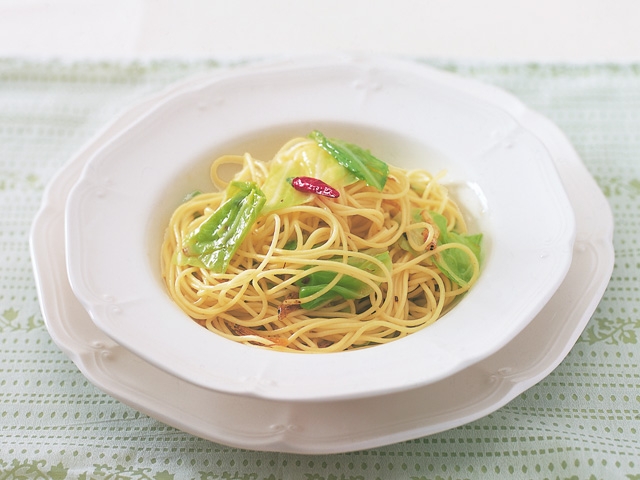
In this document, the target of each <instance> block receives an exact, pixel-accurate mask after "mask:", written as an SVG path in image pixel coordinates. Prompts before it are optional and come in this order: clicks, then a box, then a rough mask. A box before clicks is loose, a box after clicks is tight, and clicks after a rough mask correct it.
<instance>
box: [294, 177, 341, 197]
mask: <svg viewBox="0 0 640 480" xmlns="http://www.w3.org/2000/svg"><path fill="white" fill-rule="evenodd" d="M291 186H292V187H293V188H295V189H296V190H298V191H299V192H306V193H315V194H316V195H322V196H323V197H330V198H338V197H339V196H340V192H338V190H336V189H335V188H333V187H332V186H331V185H328V184H326V183H324V182H323V181H322V180H320V179H318V178H313V177H295V178H292V179H291Z"/></svg>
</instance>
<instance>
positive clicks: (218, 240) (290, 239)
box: [162, 132, 481, 352]
mask: <svg viewBox="0 0 640 480" xmlns="http://www.w3.org/2000/svg"><path fill="white" fill-rule="evenodd" d="M333 147H335V148H334V149H333V150H332V148H333ZM345 155H346V157H345ZM349 155H351V156H353V157H354V158H351V159H349V158H347V157H349ZM350 161H351V162H352V163H351V164H350V163H349V162H350ZM229 164H234V165H237V166H239V167H240V171H239V172H238V173H237V174H236V175H235V176H234V178H233V179H232V180H231V181H225V180H224V179H223V178H221V175H220V172H221V171H222V167H224V166H227V165H229ZM363 169H364V170H366V171H362V170H363ZM371 172H373V173H374V174H375V175H377V178H367V176H368V175H370V174H371ZM211 177H212V181H213V183H214V184H215V185H216V186H217V187H218V188H219V189H220V191H216V192H212V193H201V194H197V195H194V196H193V197H192V198H190V199H189V200H186V201H185V202H183V203H182V204H181V205H180V206H179V207H178V208H177V209H176V210H175V212H174V214H173V215H172V217H171V220H170V222H169V226H168V229H167V234H166V236H165V240H164V243H163V246H162V272H163V277H164V280H165V283H166V286H167V289H168V292H169V294H170V296H171V298H172V299H173V300H174V301H175V302H176V303H177V304H178V305H179V306H180V307H181V308H182V309H183V310H184V311H185V312H186V313H187V314H188V315H189V316H190V317H192V318H193V319H194V320H195V321H197V322H198V323H199V324H201V325H203V326H204V327H206V328H207V329H208V330H211V331H213V332H216V333H217V334H219V335H222V336H223V337H225V338H228V339H230V340H233V341H236V342H242V343H246V344H252V345H260V346H264V347H270V348H273V349H277V350H285V351H302V352H338V351H343V350H348V349H354V348H360V347H365V346H370V345H377V344H382V343H386V342H390V341H393V340H396V339H398V338H401V337H404V336H406V335H409V334H411V333H413V332H416V331H418V330H420V329H422V328H424V327H426V326H427V325H430V324H432V323H433V322H435V321H436V320H437V319H438V318H440V317H441V316H442V315H443V314H444V313H445V312H446V311H448V310H449V309H450V308H451V307H452V306H453V305H454V304H455V302H456V301H457V300H458V299H459V298H460V297H461V296H462V295H464V294H465V293H466V292H467V291H468V290H469V289H470V288H471V287H472V285H473V284H474V283H475V281H476V280H477V278H478V275H479V272H480V263H479V258H480V241H481V235H469V234H468V233H467V228H466V225H465V221H464V219H463V216H462V214H461V212H460V210H459V208H458V207H457V206H456V204H455V203H454V201H453V200H452V199H451V198H450V197H449V196H448V193H447V190H446V188H445V187H443V186H442V185H441V184H440V183H439V179H440V176H436V177H434V176H432V175H430V174H429V173H427V172H425V171H406V170H403V169H400V168H396V167H393V166H387V165H386V164H383V163H382V162H380V161H379V160H378V159H376V158H375V157H373V156H372V155H371V154H369V153H368V152H365V151H364V150H362V149H360V148H359V147H356V146H354V145H351V144H347V143H344V142H341V141H339V140H329V139H326V138H325V137H324V136H323V135H322V134H320V133H319V132H314V135H311V136H310V138H295V139H293V140H291V141H289V142H288V143H287V144H285V145H284V146H283V147H282V148H281V149H280V151H279V152H278V153H277V154H276V155H275V157H274V158H273V159H272V160H271V161H270V162H263V161H260V160H257V159H255V158H253V157H252V156H251V155H249V154H245V155H244V156H224V157H221V158H219V159H217V160H215V161H214V162H213V164H212V167H211ZM298 177H301V178H304V182H307V183H309V182H312V180H313V179H314V178H317V179H319V180H321V184H322V185H326V186H328V185H330V187H331V189H332V190H334V191H335V194H332V195H330V196H325V195H323V194H322V193H321V192H320V193H318V192H316V191H314V190H313V188H311V189H310V190H307V189H306V187H305V188H302V187H298V189H296V187H295V186H294V185H296V183H295V182H293V181H292V179H293V178H298ZM304 182H298V183H299V184H300V185H303V184H304ZM312 183H313V182H312ZM312 186H313V185H312ZM332 193H334V192H332Z"/></svg>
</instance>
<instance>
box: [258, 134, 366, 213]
mask: <svg viewBox="0 0 640 480" xmlns="http://www.w3.org/2000/svg"><path fill="white" fill-rule="evenodd" d="M295 177H313V178H317V179H319V180H322V181H323V182H325V183H326V184H328V185H331V186H332V187H334V188H337V187H340V186H345V185H350V184H352V183H354V182H356V181H357V180H358V179H357V178H356V177H355V176H353V175H352V174H351V173H350V172H349V171H348V170H347V169H346V168H344V167H343V166H342V165H340V164H339V163H338V162H336V159H335V158H333V157H332V156H331V155H330V154H329V153H328V152H326V151H325V150H323V149H322V148H320V146H318V145H317V144H316V143H314V142H308V143H306V144H304V145H302V146H301V147H298V148H295V149H292V151H291V152H287V153H284V154H279V155H276V157H275V158H274V159H273V160H271V162H269V175H268V176H267V178H266V180H265V182H264V184H263V185H262V191H263V192H264V194H265V196H266V197H267V201H266V204H265V206H264V209H263V211H262V213H263V214H266V213H269V212H272V211H274V210H278V209H281V208H287V207H292V206H295V205H302V204H303V203H306V202H308V201H310V200H311V199H312V198H313V195H314V194H313V193H308V192H300V191H298V190H296V189H295V188H293V187H292V186H291V182H290V179H292V178H295Z"/></svg>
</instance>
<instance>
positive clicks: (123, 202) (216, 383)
mask: <svg viewBox="0 0 640 480" xmlns="http://www.w3.org/2000/svg"><path fill="white" fill-rule="evenodd" d="M528 114H529V112H528V110H527V109H526V108H525V107H524V106H523V105H522V104H521V103H520V102H519V101H517V100H516V99H515V98H513V97H512V96H510V95H508V94H506V93H504V92H502V91H499V90H497V89H495V88H492V87H488V86H484V85H481V84H478V83H476V82H470V81H467V80H465V79H461V78H459V77H456V76H453V75H450V74H448V73H444V72H441V71H437V70H434V69H432V68H428V67H426V66H422V65H418V64H415V63H409V62H403V61H399V60H394V59H387V58H379V57H375V58H371V57H367V58H361V57H358V58H354V57H351V56H330V57H314V58H303V59H300V58H298V59H291V60H285V61H277V62H271V63H267V64H258V65H251V66H245V67H241V68H237V69H231V70H229V71H228V72H226V73H224V74H218V75H215V76H212V77H211V78H210V79H208V80H206V81H202V82H201V83H198V84H197V85H195V86H194V87H192V88H189V89H186V90H185V91H181V92H180V93H178V94H176V95H173V96H170V97H168V98H166V99H165V100H164V101H163V102H161V103H159V104H158V105H156V107H155V108H153V109H152V110H151V111H150V112H149V113H147V114H146V115H144V116H142V117H141V118H140V119H138V120H137V121H136V122H135V123H134V124H132V125H131V126H130V127H129V128H128V129H126V130H125V131H124V132H122V133H120V134H119V135H118V136H116V137H115V138H113V139H111V141H110V142H108V143H107V144H106V145H105V146H104V147H103V148H102V149H101V150H99V151H98V152H96V153H95V154H94V155H93V157H92V158H91V159H90V160H89V161H88V162H87V165H86V167H85V169H84V171H83V173H82V175H81V178H80V179H79V181H78V182H77V183H76V185H75V186H74V188H73V189H72V191H71V194H70V195H69V198H68V201H67V207H66V227H65V229H66V250H67V251H66V253H67V267H68V273H69V280H70V283H71V287H72V289H73V291H74V293H75V295H76V296H77V298H78V299H79V300H80V302H81V303H82V304H83V306H84V307H85V308H86V309H87V311H88V312H89V314H90V316H91V318H92V320H93V321H94V323H95V324H96V325H97V326H98V327H99V328H100V329H101V330H102V331H104V332H105V333H106V334H107V335H109V336H110V337H112V338H113V339H114V340H115V341H116V342H117V343H118V344H120V345H122V346H123V347H125V348H127V349H129V350H131V351H132V352H134V353H135V354H136V355H139V356H140V357H142V358H144V359H145V360H147V361H148V362H150V363H152V364H154V365H156V366H158V367H159V368H162V369H163V370H166V371H168V372H170V373H171V374H172V375H174V376H176V377H179V378H181V379H184V380H186V381H188V382H191V383H193V384H196V385H199V386H203V387H205V388H209V389H211V390H214V391H219V392H226V393H233V394H242V395H250V396H257V397H261V398H267V399H273V400H283V401H298V400H314V401H319V400H325V399H326V400H329V399H334V400H335V399H346V398H358V397H366V396H372V395H380V394H386V393H391V392H398V391H403V390H407V389H411V388H414V387H417V386H423V385H427V384H430V383H433V382H436V381H438V380H441V379H443V378H445V377H447V376H450V375H452V374H454V373H456V372H458V371H460V370H461V369H463V368H465V367H467V366H469V365H471V364H473V363H475V362H478V361H480V360H482V359H484V358H487V357H488V356H489V355H491V354H492V353H494V352H496V351H497V350H498V349H500V348H501V347H503V346H504V345H506V344H507V343H508V342H509V341H510V340H511V339H512V338H513V337H514V336H515V335H516V334H517V333H518V332H520V331H521V330H522V329H523V328H524V327H525V326H526V325H527V324H528V323H529V322H530V321H531V320H532V319H533V318H534V317H535V315H536V314H537V313H538V312H539V311H540V310H541V309H542V307H543V306H544V305H545V304H546V302H547V301H548V300H549V298H550V297H551V296H552V294H553V293H554V292H555V290H556V289H557V287H558V286H559V285H560V283H561V281H562V280H563V278H564V277H565V275H566V273H567V270H568V268H569V266H570V262H571V256H572V247H573V240H574V235H575V225H574V218H573V211H572V209H571V206H570V203H569V200H568V198H567V196H566V194H565V192H564V190H563V187H562V183H561V181H560V178H559V176H558V174H557V172H556V170H555V167H554V163H553V160H552V159H551V157H550V156H549V153H548V152H547V151H546V149H545V147H544V145H543V144H542V143H541V142H540V141H539V140H538V138H536V136H535V135H534V134H533V133H531V132H530V131H528V130H527V129H526V128H525V126H524V122H523V121H522V120H523V119H525V118H526V116H527V115H528ZM313 129H320V130H322V131H324V132H325V133H327V134H328V135H330V136H333V137H339V138H343V139H348V140H349V141H351V142H353V143H358V144H360V145H362V146H364V147H366V148H368V149H370V150H371V151H372V152H375V153H376V154H377V156H378V157H379V158H382V159H384V160H386V161H387V162H388V163H390V164H394V165H397V166H400V167H405V168H424V169H426V170H429V171H431V172H438V171H441V170H446V171H447V172H448V174H447V176H446V179H445V183H446V184H447V187H448V188H449V189H450V191H451V192H452V194H453V196H454V197H455V198H456V200H457V201H458V203H459V204H460V206H461V208H462V209H463V210H464V211H465V213H466V215H467V221H468V223H469V224H470V226H471V229H472V230H474V231H479V232H482V233H483V234H484V258H483V264H482V272H481V276H480V279H479V280H478V282H477V284H476V285H474V287H473V289H472V290H471V291H470V292H469V293H468V294H467V295H466V297H465V298H463V300H462V301H461V302H460V303H459V304H458V305H456V306H455V308H453V309H452V310H451V311H450V312H448V313H447V314H446V315H444V316H443V317H442V318H441V319H440V320H439V321H438V322H436V323H435V324H433V325H431V326H429V327H427V328H425V329H423V330H421V331H419V332H416V333H414V334H412V335H410V336H408V337H406V338H403V339H400V340H397V341H394V342H391V343H388V344H385V345H380V346H375V347H371V348H365V349H360V350H355V351H348V352H341V353H331V354H318V355H307V354H295V353H286V352H277V351H272V350H268V349H264V348H258V347H252V346H246V345H240V344H236V343H234V342H231V341H229V340H226V339H224V338H222V337H220V336H218V335H216V334H213V333H211V332H208V331H206V330H205V329H204V328H202V327H201V326H199V325H198V324H196V323H195V322H194V321H193V320H191V319H190V318H188V317H187V316H186V315H185V314H184V313H183V312H182V310H181V309H180V308H179V307H178V306H177V305H175V304H174V303H173V302H172V301H171V300H170V298H169V296H168V294H167V292H166V291H165V288H164V285H163V281H162V278H161V272H160V246H161V243H162V239H163V236H164V230H165V228H166V225H167V223H168V219H169V217H170V215H171V213H172V211H173V210H174V208H175V207H176V206H177V205H178V204H179V203H180V201H181V200H182V199H183V198H184V195H185V194H186V193H189V192H192V191H194V190H208V189H211V188H212V187H211V184H210V181H209V175H208V172H209V167H210V164H211V161H212V160H213V159H214V158H215V157H217V156H218V155H222V154H227V153H240V154H242V153H244V152H245V151H248V152H251V153H252V154H253V155H254V156H256V157H258V158H269V157H270V156H271V155H273V153H275V151H276V150H277V148H278V147H279V146H280V145H281V144H283V143H284V142H285V141H286V140H287V139H289V138H291V137H294V136H298V135H305V134H306V133H308V132H309V131H311V130H313Z"/></svg>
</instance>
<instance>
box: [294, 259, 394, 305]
mask: <svg viewBox="0 0 640 480" xmlns="http://www.w3.org/2000/svg"><path fill="white" fill-rule="evenodd" d="M370 257H372V258H375V259H376V260H378V262H382V265H383V268H384V269H386V272H385V270H383V268H381V267H380V264H379V263H378V262H375V261H372V260H369V259H366V258H359V257H350V258H349V259H348V260H347V264H348V265H351V266H352V267H356V268H359V269H361V270H364V271H366V272H369V273H371V274H373V275H376V276H383V275H385V274H386V273H387V272H390V271H391V269H392V264H391V256H390V255H389V252H383V253H379V254H375V255H370ZM331 260H332V261H336V262H341V261H342V257H335V258H333V259H331ZM337 275H338V273H337V272H335V271H333V270H319V271H317V272H313V273H311V274H309V275H307V276H306V277H304V278H303V279H301V280H299V281H298V282H296V285H297V286H298V287H299V288H300V291H299V294H298V296H299V297H300V298H306V297H309V296H311V295H313V294H315V293H317V292H319V291H320V290H322V289H323V288H325V287H326V286H327V285H329V284H330V283H331V282H332V281H333V280H334V279H335V278H336V276H337ZM372 291H373V290H372V288H371V286H370V285H369V284H367V283H366V282H363V281H362V280H358V279H357V278H355V277H352V276H350V275H345V274H343V275H342V277H341V278H340V279H339V280H338V282H337V283H336V284H335V285H334V286H333V287H332V288H331V289H330V290H329V291H327V292H326V293H324V294H322V295H320V296H319V297H318V298H316V299H314V300H311V301H309V302H303V303H302V304H301V307H302V308H304V309H307V310H312V309H314V308H317V307H319V306H321V305H323V304H325V303H327V302H329V301H331V300H336V299H339V298H344V299H346V300H349V299H358V298H363V297H366V296H367V295H369V294H371V292H372Z"/></svg>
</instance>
